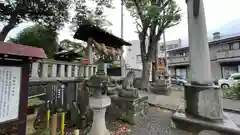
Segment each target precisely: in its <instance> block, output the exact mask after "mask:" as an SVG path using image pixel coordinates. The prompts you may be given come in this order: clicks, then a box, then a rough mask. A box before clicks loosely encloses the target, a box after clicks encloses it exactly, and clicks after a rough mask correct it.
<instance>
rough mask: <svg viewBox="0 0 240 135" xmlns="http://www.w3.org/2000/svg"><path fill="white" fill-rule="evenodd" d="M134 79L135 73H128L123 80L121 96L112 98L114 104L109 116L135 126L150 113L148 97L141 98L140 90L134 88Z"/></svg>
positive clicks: (109, 109)
mask: <svg viewBox="0 0 240 135" xmlns="http://www.w3.org/2000/svg"><path fill="white" fill-rule="evenodd" d="M134 78H135V72H133V71H130V72H128V74H127V76H126V77H125V78H124V79H123V82H122V88H121V89H120V90H119V96H118V97H113V96H111V99H112V104H111V106H110V107H109V108H108V111H107V114H108V115H110V116H111V117H113V118H115V119H121V120H124V121H126V122H128V123H129V124H133V125H134V124H136V123H137V121H138V120H139V118H140V117H141V116H142V115H145V114H146V113H147V111H148V103H147V100H148V97H140V95H139V90H138V89H137V88H134V87H133V81H134Z"/></svg>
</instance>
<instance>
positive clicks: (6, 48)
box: [0, 42, 47, 59]
mask: <svg viewBox="0 0 240 135" xmlns="http://www.w3.org/2000/svg"><path fill="white" fill-rule="evenodd" d="M1 55H9V56H11V57H16V58H19V57H29V58H32V59H45V58H47V56H46V54H45V52H44V50H43V49H42V48H37V47H32V46H26V45H20V44H14V43H8V42H0V56H1Z"/></svg>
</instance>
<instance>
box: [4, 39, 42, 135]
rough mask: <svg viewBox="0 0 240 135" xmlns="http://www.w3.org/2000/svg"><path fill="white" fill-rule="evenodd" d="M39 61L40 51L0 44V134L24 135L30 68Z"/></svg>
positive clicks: (15, 45)
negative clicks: (14, 134) (15, 134)
mask: <svg viewBox="0 0 240 135" xmlns="http://www.w3.org/2000/svg"><path fill="white" fill-rule="evenodd" d="M42 58H46V55H45V53H44V51H43V50H42V49H40V48H35V47H29V46H23V45H18V44H12V43H6V42H0V134H7V133H18V134H19V135H25V134H26V117H27V103H28V82H29V75H30V64H31V62H32V61H33V60H36V59H42Z"/></svg>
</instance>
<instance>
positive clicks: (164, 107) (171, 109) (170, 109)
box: [148, 103, 177, 112]
mask: <svg viewBox="0 0 240 135" xmlns="http://www.w3.org/2000/svg"><path fill="white" fill-rule="evenodd" d="M148 104H149V105H150V106H154V107H159V108H161V109H166V110H169V111H173V112H174V111H176V110H177V109H173V108H170V107H166V106H161V105H156V104H152V103H148Z"/></svg>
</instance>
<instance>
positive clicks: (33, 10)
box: [0, 0, 71, 29]
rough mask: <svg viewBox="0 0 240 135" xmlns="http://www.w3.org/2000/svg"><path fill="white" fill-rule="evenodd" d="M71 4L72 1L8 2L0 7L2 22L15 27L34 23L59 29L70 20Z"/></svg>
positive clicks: (22, 0) (35, 0)
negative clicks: (28, 22) (69, 10)
mask: <svg viewBox="0 0 240 135" xmlns="http://www.w3.org/2000/svg"><path fill="white" fill-rule="evenodd" d="M70 3H71V0H69V1H68V0H6V4H5V5H4V6H1V7H0V21H1V22H8V23H12V24H13V25H17V24H19V23H22V22H25V21H33V22H38V23H40V24H44V25H45V26H48V27H50V28H52V29H58V28H60V27H61V26H63V23H64V22H66V21H67V20H68V8H67V7H69V4H70Z"/></svg>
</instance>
